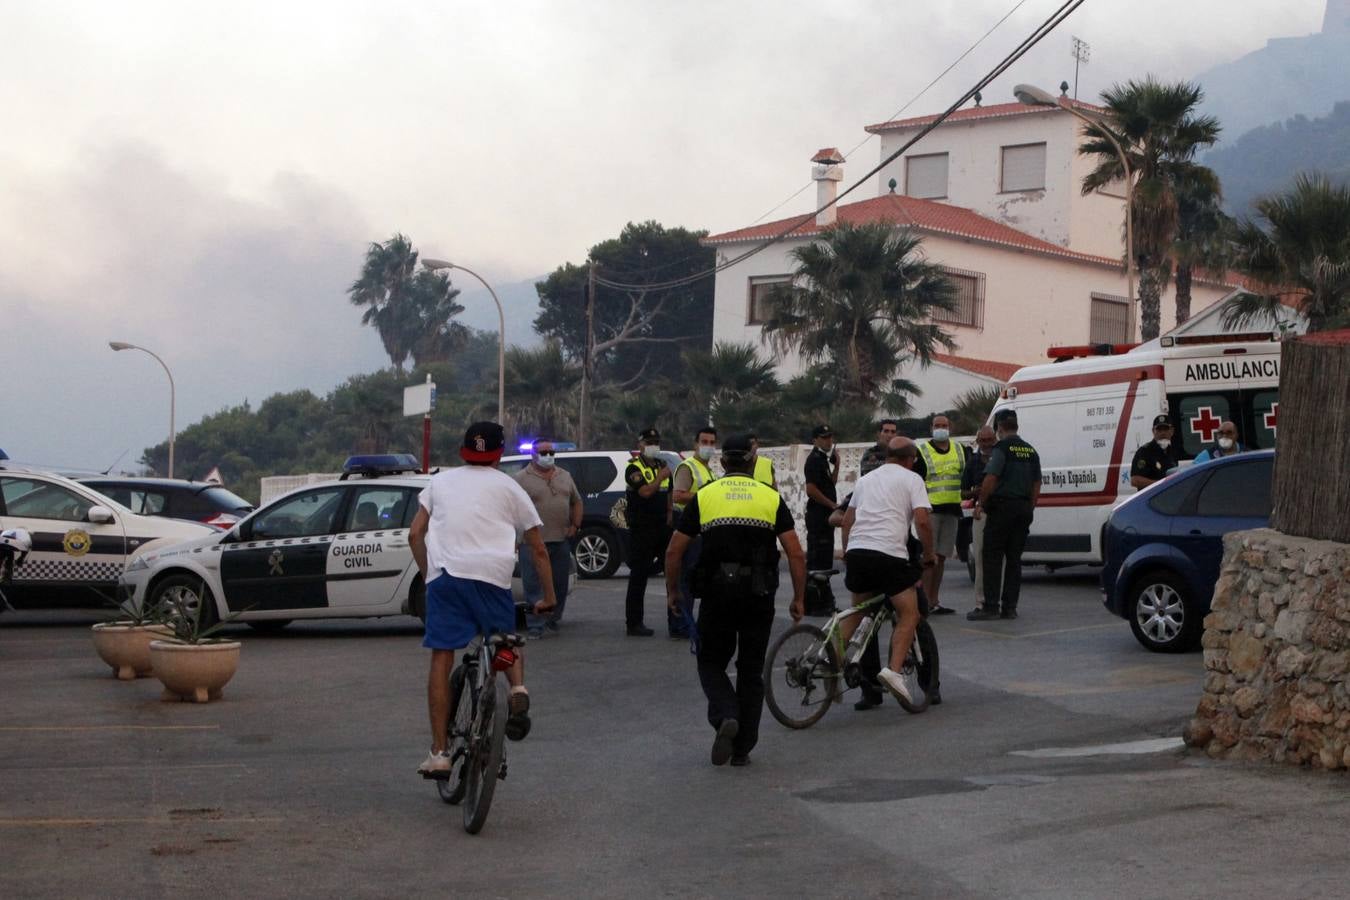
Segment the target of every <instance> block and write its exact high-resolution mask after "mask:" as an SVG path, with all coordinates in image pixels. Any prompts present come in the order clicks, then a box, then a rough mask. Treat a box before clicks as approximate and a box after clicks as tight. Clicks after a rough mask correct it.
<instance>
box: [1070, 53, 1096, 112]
mask: <svg viewBox="0 0 1350 900" xmlns="http://www.w3.org/2000/svg"><path fill="white" fill-rule="evenodd" d="M1070 52H1071V54H1072V55H1073V99H1075V100H1077V99H1078V67H1079V66H1085V65H1087V63H1088V59H1089V58H1090V57H1091V56H1092V45H1090V44H1089V43H1088V42H1087V41H1085V40H1083V39H1082V38H1080V37H1075V38H1074V39H1073V49H1072V50H1071V51H1070Z"/></svg>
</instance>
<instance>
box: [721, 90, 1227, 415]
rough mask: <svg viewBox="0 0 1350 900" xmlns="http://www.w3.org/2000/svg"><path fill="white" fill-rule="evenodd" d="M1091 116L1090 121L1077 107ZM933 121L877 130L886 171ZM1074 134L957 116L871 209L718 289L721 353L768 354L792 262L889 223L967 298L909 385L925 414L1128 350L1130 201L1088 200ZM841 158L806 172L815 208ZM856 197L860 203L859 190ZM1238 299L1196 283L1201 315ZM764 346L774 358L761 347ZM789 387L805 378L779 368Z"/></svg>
mask: <svg viewBox="0 0 1350 900" xmlns="http://www.w3.org/2000/svg"><path fill="white" fill-rule="evenodd" d="M1079 106H1080V107H1082V108H1085V109H1092V108H1093V107H1090V106H1088V105H1087V104H1081V103H1080V104H1079ZM934 118H935V117H933V116H925V117H919V118H912V119H902V120H898V121H895V122H886V123H882V124H880V125H872V126H869V127H868V128H867V130H868V131H870V132H872V133H874V134H876V135H878V137H879V138H880V140H881V155H880V158H881V159H885V158H886V157H887V156H889V155H890V154H891V153H893V152H894V151H895V150H896V149H898V148H899V147H901V146H902V145H903V144H904V142H905V141H907V140H909V139H910V138H911V137H912V136H913V135H914V134H915V133H916V132H917V131H918V129H920V128H922V127H923V126H925V125H927V124H929V123H931V122H932V120H933V119H934ZM1080 125H1081V123H1080V121H1079V120H1078V119H1077V118H1075V117H1074V116H1073V115H1072V114H1070V113H1068V112H1065V111H1064V110H1062V109H1055V108H1048V107H1032V106H1024V105H1022V104H1020V103H1009V104H1002V105H998V106H988V107H978V106H977V107H974V108H971V109H965V110H960V111H958V112H956V113H954V114H953V115H952V116H950V117H949V118H948V119H947V120H946V121H945V122H943V123H942V124H941V125H939V126H938V127H937V128H936V129H934V130H933V131H932V133H930V134H929V135H927V136H926V137H924V138H923V140H921V141H920V142H919V143H917V144H916V145H915V146H914V147H913V148H912V149H911V150H910V151H908V152H907V153H905V154H904V155H903V156H901V157H899V158H897V159H896V160H894V161H893V162H891V163H890V164H889V165H887V166H886V167H885V168H884V169H883V170H882V171H881V173H880V175H879V178H878V183H877V194H876V196H874V197H872V198H870V199H865V200H861V201H858V202H854V203H843V204H839V205H837V206H833V207H831V208H830V209H828V210H826V211H825V212H824V213H821V214H820V215H818V216H816V218H815V220H814V221H810V220H808V221H807V222H806V223H804V224H802V225H800V226H799V227H797V228H796V229H794V230H793V231H792V232H791V235H790V236H789V237H788V238H787V239H785V240H783V241H780V242H779V243H776V244H774V245H772V246H770V247H767V248H765V249H764V250H763V251H761V252H760V253H757V254H755V255H754V256H752V257H750V258H749V259H746V260H744V261H742V262H740V263H737V264H736V265H733V266H730V267H728V268H726V269H724V270H722V271H720V272H719V273H718V275H717V282H716V288H715V291H716V293H715V298H716V299H715V311H714V322H713V340H714V341H728V342H745V341H749V342H752V343H757V344H758V343H760V341H761V340H762V338H763V329H762V322H763V321H764V312H763V297H764V296H765V295H766V294H767V292H768V290H769V289H770V288H771V287H772V286H773V285H774V284H778V283H782V282H784V281H787V280H789V279H790V277H791V274H792V272H793V269H794V268H795V267H794V265H793V263H792V261H791V257H790V254H791V252H792V250H793V249H795V248H796V247H799V246H802V245H803V244H805V243H807V242H809V241H811V240H813V239H814V238H816V237H818V236H819V235H820V234H821V232H822V231H823V230H825V229H826V228H828V227H830V226H831V225H833V224H834V223H835V222H836V221H838V222H848V223H854V224H863V223H871V222H888V223H892V224H894V225H896V226H908V227H911V228H913V229H914V230H915V231H916V232H917V233H918V234H919V235H920V236H921V237H922V238H923V251H924V253H925V254H926V255H927V257H928V259H929V260H931V261H933V262H935V263H938V264H939V265H941V266H942V267H943V268H945V269H946V270H947V272H948V275H949V276H950V277H951V278H952V279H953V280H954V281H955V282H956V284H957V286H958V288H959V290H960V300H959V303H958V307H957V309H956V310H954V311H953V312H951V313H948V314H944V315H943V317H942V322H943V323H944V325H945V326H946V327H947V329H948V331H949V332H950V333H951V334H952V335H953V337H954V338H955V340H956V343H957V349H956V351H955V352H954V353H953V354H951V355H945V356H943V357H941V362H940V363H939V364H935V365H934V366H932V367H930V368H929V369H927V370H922V371H908V372H903V373H901V374H902V375H903V376H904V377H907V378H911V379H913V380H914V381H916V382H917V383H918V384H919V385H920V387H921V388H922V389H923V396H921V397H920V398H918V399H917V400H916V402H915V407H916V409H918V410H921V411H928V410H938V409H944V408H949V407H950V406H951V405H952V401H953V400H954V399H955V397H956V396H958V395H959V394H961V393H963V392H964V391H966V390H968V389H970V388H971V387H975V386H978V385H987V384H996V383H997V384H1001V383H1002V382H1003V381H1005V380H1006V378H1007V377H1008V375H1009V374H1010V373H1011V371H1012V370H1013V369H1015V368H1017V367H1018V366H1021V365H1029V364H1032V363H1038V362H1045V361H1046V350H1047V349H1048V348H1049V347H1051V346H1064V345H1081V344H1087V343H1127V342H1129V341H1131V340H1132V339H1133V334H1134V332H1135V330H1136V329H1137V326H1134V325H1132V322H1133V321H1137V315H1132V311H1131V310H1130V307H1129V303H1128V300H1127V296H1128V289H1127V281H1126V277H1125V271H1124V267H1123V263H1122V259H1123V257H1124V251H1123V243H1124V239H1123V222H1124V197H1123V195H1122V193H1121V192H1119V191H1114V192H1104V191H1099V192H1094V193H1092V194H1090V195H1088V196H1083V194H1082V191H1081V189H1080V185H1081V184H1082V179H1083V176H1084V175H1086V174H1087V173H1088V171H1090V169H1091V168H1092V165H1091V162H1090V161H1089V160H1088V159H1086V158H1084V157H1082V156H1080V155H1079V154H1078V153H1077V147H1078V144H1079V141H1080V138H1081V135H1080ZM841 160H842V157H841V156H840V154H839V153H838V151H836V150H833V149H827V150H822V151H820V152H819V153H817V154H816V156H815V157H813V159H812V163H814V164H815V165H814V167H813V170H812V176H813V178H815V180H816V183H817V187H818V191H817V203H816V208H819V207H820V206H823V205H825V203H826V202H828V201H829V200H832V199H833V198H834V197H835V196H836V190H837V185H838V183H839V182H840V181H841V180H842V178H843V174H842V166H841V165H840V162H841ZM860 190H861V189H860ZM795 218H800V214H799V216H797V217H794V218H787V219H782V220H779V221H776V222H766V223H763V224H759V225H754V226H751V227H749V228H741V229H738V230H735V231H728V232H723V233H721V234H714V235H710V236H709V237H708V238H706V239H705V243H706V244H708V245H709V246H712V247H715V248H716V249H717V251H718V262H719V263H721V262H724V261H726V260H727V259H730V258H732V257H734V256H736V255H738V254H739V253H741V252H743V251H744V250H746V249H748V248H749V247H751V246H754V245H755V244H757V243H760V242H762V241H764V240H765V239H767V238H769V237H772V236H774V235H777V234H779V233H780V232H782V231H783V230H784V229H786V228H787V227H788V226H789V225H791V224H792V222H793V221H794V219H795ZM1231 290H1232V286H1231V285H1225V284H1218V283H1211V282H1208V281H1205V280H1203V279H1202V278H1200V277H1197V278H1196V279H1195V282H1194V284H1193V286H1192V295H1193V300H1192V304H1193V308H1197V309H1203V308H1205V307H1207V306H1209V305H1210V304H1212V303H1214V302H1216V301H1217V300H1219V299H1221V298H1222V297H1224V296H1225V295H1227V294H1228V293H1229V292H1230V291H1231ZM1174 322H1175V300H1174V297H1173V296H1172V294H1171V291H1170V290H1169V291H1168V292H1167V293H1165V294H1164V296H1163V298H1162V330H1163V331H1164V332H1165V331H1167V330H1168V329H1170V328H1171V327H1172V326H1173V324H1174ZM765 346H767V345H765ZM778 365H779V374H780V377H782V378H790V377H792V376H793V375H796V374H799V373H800V372H801V371H802V369H803V367H802V365H801V362H800V361H799V360H797V359H793V358H784V359H779V360H778Z"/></svg>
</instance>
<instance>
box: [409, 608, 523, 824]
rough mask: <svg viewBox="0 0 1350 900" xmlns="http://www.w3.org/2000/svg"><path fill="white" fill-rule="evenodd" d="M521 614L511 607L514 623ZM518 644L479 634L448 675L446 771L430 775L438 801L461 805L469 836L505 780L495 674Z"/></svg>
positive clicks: (504, 708) (515, 638) (501, 694)
mask: <svg viewBox="0 0 1350 900" xmlns="http://www.w3.org/2000/svg"><path fill="white" fill-rule="evenodd" d="M522 614H523V613H522V608H521V607H517V620H519V619H520V617H521V616H522ZM517 627H519V625H517ZM524 644H525V639H524V638H522V637H521V636H520V635H518V634H514V633H510V634H503V633H502V632H499V631H498V632H493V633H491V634H489V635H479V636H478V637H476V638H474V640H473V642H472V643H471V644H469V646H468V647H467V648H465V650H464V653H463V655H462V656H461V657H460V662H459V665H458V666H456V667H455V670H454V672H453V673H451V675H450V692H451V693H452V694H453V695H454V697H455V708H454V709H453V710H452V711H451V716H450V729H449V734H448V743H447V745H446V746H447V749H448V750H449V751H450V771H448V772H445V773H437V774H434V775H432V776H430V777H432V778H433V779H434V780H435V782H436V790H437V792H438V793H439V794H440V797H441V799H442V800H444V801H445V802H446V803H449V804H451V805H459V804H460V803H461V802H462V803H463V810H464V830H465V831H467V832H468V833H469V834H477V833H478V832H479V831H481V830H482V828H483V825H484V823H486V822H487V817H488V810H489V808H490V807H491V806H492V795H493V793H494V792H495V790H496V787H497V782H498V781H505V780H506V740H505V738H506V719H507V716H508V698H509V692H508V690H507V686H506V681H505V679H504V678H498V677H497V675H498V673H500V672H505V671H506V670H507V669H510V668H511V666H512V665H514V664H515V661H516V659H517V656H516V648H518V647H521V646H523V645H524Z"/></svg>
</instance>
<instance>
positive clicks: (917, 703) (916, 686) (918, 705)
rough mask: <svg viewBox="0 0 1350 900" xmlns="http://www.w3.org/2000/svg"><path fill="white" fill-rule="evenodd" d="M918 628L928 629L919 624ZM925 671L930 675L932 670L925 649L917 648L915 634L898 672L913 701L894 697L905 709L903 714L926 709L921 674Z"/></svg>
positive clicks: (924, 624) (917, 640) (916, 636)
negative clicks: (921, 657) (921, 658)
mask: <svg viewBox="0 0 1350 900" xmlns="http://www.w3.org/2000/svg"><path fill="white" fill-rule="evenodd" d="M919 627H920V628H925V627H928V623H927V622H920V623H919ZM921 655H922V656H923V661H922V662H921V661H920V656H921ZM925 671H928V672H929V673H930V674H931V671H932V670H931V668H930V667H929V663H928V657H927V655H926V651H925V649H924V648H921V647H920V646H919V636H918V633H917V632H915V635H914V640H913V641H911V642H910V645H909V653H907V654H906V655H905V662H904V665H902V666H901V667H900V672H899V675H900V678H901V680H902V681H904V683H905V687H906V688H908V689H909V695H910V696H911V697H913V698H914V699H912V700H906V699H905V698H904V697H902V696H901V695H899V694H896V695H895V699H896V700H898V701H900V705H901V706H903V707H904V708H905V712H911V713H921V712H923V711H924V710H925V709H927V708H928V690H927V688H926V687H925V686H924V684H923V673H924V672H925Z"/></svg>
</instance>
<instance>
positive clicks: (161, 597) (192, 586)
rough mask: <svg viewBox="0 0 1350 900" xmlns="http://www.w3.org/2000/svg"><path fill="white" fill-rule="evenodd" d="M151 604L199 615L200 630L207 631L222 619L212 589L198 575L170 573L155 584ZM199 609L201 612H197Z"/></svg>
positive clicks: (198, 624)
mask: <svg viewBox="0 0 1350 900" xmlns="http://www.w3.org/2000/svg"><path fill="white" fill-rule="evenodd" d="M150 604H151V605H152V606H154V607H157V608H159V609H161V610H176V609H184V610H188V611H189V612H191V613H192V614H194V615H198V616H199V620H198V623H197V630H198V631H205V630H206V629H207V628H210V627H211V626H212V625H214V624H216V623H217V622H218V621H220V611H219V610H217V609H216V601H215V598H214V597H212V596H211V589H210V588H208V587H207V586H206V582H204V581H202V579H200V578H198V577H197V576H196V575H186V574H184V575H170V576H169V577H168V578H165V579H164V580H163V581H161V582H159V584H157V585H155V589H154V591H153V593H152V595H151V599H150ZM199 609H200V610H201V612H200V613H198V612H197V611H198V610H199Z"/></svg>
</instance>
